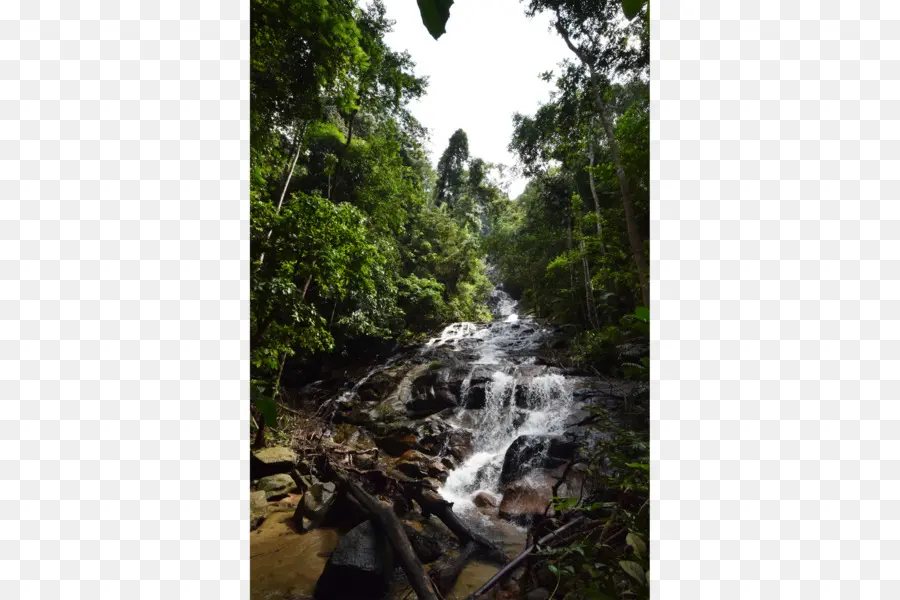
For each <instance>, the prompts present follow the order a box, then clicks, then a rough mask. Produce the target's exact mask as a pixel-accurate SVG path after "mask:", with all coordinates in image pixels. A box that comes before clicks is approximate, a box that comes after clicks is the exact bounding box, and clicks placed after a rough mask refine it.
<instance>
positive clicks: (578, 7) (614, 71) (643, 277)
mask: <svg viewBox="0 0 900 600" xmlns="http://www.w3.org/2000/svg"><path fill="white" fill-rule="evenodd" d="M538 12H551V13H553V15H554V16H555V21H554V28H555V29H556V31H557V33H559V35H560V37H562V38H563V41H564V42H565V43H566V46H568V48H569V49H570V50H571V51H572V53H573V54H575V56H576V57H577V58H578V60H579V61H580V62H581V64H582V65H583V66H584V67H585V68H586V69H587V71H588V74H589V78H590V84H591V94H592V96H593V102H594V107H595V111H596V116H597V120H598V121H599V124H600V127H601V130H602V132H603V135H604V137H605V140H606V143H607V145H608V147H609V151H610V154H611V157H612V161H613V164H614V166H615V171H616V177H617V179H618V183H619V191H620V194H621V198H622V205H623V207H624V209H625V221H626V225H627V230H628V240H629V244H630V246H631V255H632V258H633V260H634V263H635V267H636V268H637V272H638V277H639V278H640V283H641V295H642V299H643V301H644V304H645V305H649V303H650V290H649V276H648V263H647V258H646V254H645V252H644V241H643V239H641V235H640V231H639V226H638V223H637V216H636V211H635V207H634V199H633V197H632V192H631V188H630V186H629V181H628V177H627V175H626V173H625V168H624V165H623V163H622V158H621V156H620V152H619V145H618V141H617V140H616V136H615V129H614V127H615V125H614V122H613V113H612V110H611V108H610V96H611V92H610V88H611V85H612V83H613V81H614V80H615V78H616V77H617V76H631V77H640V76H641V75H643V73H644V71H645V70H646V68H648V67H649V65H645V64H643V62H644V58H645V53H644V52H642V50H641V46H642V45H643V43H644V39H645V38H644V36H642V35H641V31H640V30H639V28H640V25H642V24H644V23H645V21H646V20H641V21H639V22H638V24H637V25H636V26H633V25H632V24H624V25H623V24H622V23H621V20H620V19H618V4H617V3H614V2H613V1H612V0H530V2H529V5H528V13H529V14H531V15H533V14H536V13H538ZM632 41H636V42H637V46H636V47H635V46H634V44H632V43H631V42H632ZM629 71H630V73H629Z"/></svg>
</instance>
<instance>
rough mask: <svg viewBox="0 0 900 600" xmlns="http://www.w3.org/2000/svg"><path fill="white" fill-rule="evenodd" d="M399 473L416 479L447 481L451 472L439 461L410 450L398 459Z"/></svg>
mask: <svg viewBox="0 0 900 600" xmlns="http://www.w3.org/2000/svg"><path fill="white" fill-rule="evenodd" d="M396 468H397V470H398V471H400V472H401V473H403V474H404V475H406V476H407V477H412V478H414V479H426V478H429V477H430V478H434V479H437V480H439V481H446V479H447V477H448V475H449V471H448V470H447V467H445V466H444V465H443V464H441V462H440V461H439V460H436V459H434V458H432V457H430V456H426V455H424V454H422V453H421V452H417V451H416V450H408V451H406V452H404V453H403V455H402V456H401V457H400V458H399V459H397V464H396Z"/></svg>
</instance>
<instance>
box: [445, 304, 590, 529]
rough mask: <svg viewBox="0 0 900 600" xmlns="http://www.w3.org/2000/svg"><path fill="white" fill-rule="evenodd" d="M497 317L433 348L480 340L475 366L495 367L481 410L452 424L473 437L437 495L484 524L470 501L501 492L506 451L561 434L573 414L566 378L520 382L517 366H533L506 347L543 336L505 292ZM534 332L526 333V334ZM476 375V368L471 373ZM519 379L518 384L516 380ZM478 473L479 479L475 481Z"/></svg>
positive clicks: (466, 385)
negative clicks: (526, 440) (520, 397)
mask: <svg viewBox="0 0 900 600" xmlns="http://www.w3.org/2000/svg"><path fill="white" fill-rule="evenodd" d="M497 293H498V294H502V296H501V298H500V300H499V302H498V304H497V308H496V309H495V316H497V317H505V319H504V320H502V321H495V322H494V324H493V325H492V326H491V327H489V328H488V327H483V328H479V327H477V326H475V327H463V326H464V325H472V324H471V323H469V324H463V323H457V324H454V325H451V326H450V327H448V328H447V329H445V330H444V332H443V333H442V334H441V337H439V338H435V339H434V340H432V341H431V342H429V345H431V344H432V343H453V344H457V343H459V341H460V340H463V339H465V338H480V339H481V340H483V342H482V343H481V344H480V345H479V346H478V347H477V354H478V356H477V358H476V360H475V361H474V365H476V366H477V365H491V366H496V367H497V368H496V370H495V371H494V372H493V373H492V375H491V380H490V381H489V382H488V383H487V388H486V403H485V406H484V408H482V409H473V410H460V412H459V413H458V414H457V417H456V419H454V421H455V424H457V425H458V426H460V427H465V428H467V429H470V430H471V431H472V432H473V434H474V451H473V453H472V455H471V456H470V457H469V458H468V459H467V460H465V461H464V462H463V463H462V464H461V465H460V466H459V467H457V468H456V469H454V470H453V471H451V472H450V476H449V477H448V478H447V481H446V482H445V483H444V486H443V487H442V488H441V490H440V493H441V495H442V496H443V497H444V498H445V499H446V500H448V501H450V502H453V503H454V510H456V511H457V512H458V513H460V514H461V516H463V517H464V518H468V519H470V520H471V519H477V520H485V519H486V518H485V517H483V516H482V515H481V513H480V512H478V511H477V510H475V506H474V504H472V498H473V497H474V496H475V494H477V493H478V492H479V491H481V490H485V491H489V492H492V493H495V494H497V493H500V492H501V491H502V490H500V487H499V478H500V471H501V467H502V465H503V458H504V456H505V454H506V451H507V449H508V448H509V446H510V445H511V444H512V443H513V442H514V441H515V440H516V438H518V437H519V436H521V435H555V434H560V433H562V432H563V427H564V423H565V421H566V418H567V417H568V415H569V413H570V411H571V404H572V396H571V392H570V391H569V390H568V389H567V387H566V380H565V377H563V376H562V375H558V374H545V375H539V376H537V377H533V378H523V377H521V375H520V373H519V369H518V365H524V364H529V363H531V362H533V357H531V359H530V360H529V359H527V358H525V357H511V356H510V355H509V354H508V350H509V349H510V348H523V347H525V348H527V346H528V344H529V343H530V338H534V337H535V336H536V337H537V338H539V337H540V335H541V333H540V331H539V328H538V327H537V325H536V324H535V323H534V321H533V320H532V319H530V318H528V317H522V318H520V317H519V315H518V314H517V313H516V312H515V309H516V302H515V301H514V300H512V298H510V297H509V296H508V295H506V294H504V293H503V292H497ZM526 327H529V329H531V330H533V333H528V331H527V330H526V329H525V328H526ZM473 371H474V368H473ZM471 377H472V375H471V373H470V375H469V377H468V378H467V379H466V380H465V381H464V382H463V389H462V395H463V398H466V395H467V394H468V392H469V390H470V385H471ZM520 379H521V380H520ZM519 384H522V385H525V386H526V388H525V389H526V391H525V402H524V404H525V408H519V407H517V406H516V402H515V395H516V388H517V386H518V385H519ZM479 473H480V476H479Z"/></svg>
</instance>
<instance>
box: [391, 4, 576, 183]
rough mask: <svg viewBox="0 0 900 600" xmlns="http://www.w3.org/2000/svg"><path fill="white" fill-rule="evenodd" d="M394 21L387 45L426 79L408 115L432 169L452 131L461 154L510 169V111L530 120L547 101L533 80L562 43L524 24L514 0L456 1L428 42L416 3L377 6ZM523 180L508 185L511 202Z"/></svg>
mask: <svg viewBox="0 0 900 600" xmlns="http://www.w3.org/2000/svg"><path fill="white" fill-rule="evenodd" d="M384 4H385V6H386V8H387V16H388V18H390V19H392V20H394V21H396V24H395V25H394V31H393V32H391V33H390V34H388V36H387V41H388V43H389V44H390V45H391V46H392V47H393V48H394V49H395V50H398V51H401V50H406V51H408V52H409V53H410V55H411V56H412V59H413V61H415V63H416V74H417V75H419V76H427V77H428V78H429V85H428V92H427V94H426V96H425V97H424V98H422V99H421V100H419V101H418V102H415V103H414V104H413V105H412V106H411V107H410V108H411V110H412V113H413V115H415V117H416V118H417V119H418V120H419V121H420V122H421V123H422V124H423V125H424V126H425V127H427V128H428V129H429V130H430V131H431V141H430V143H429V144H428V151H429V153H430V154H431V159H432V163H433V164H436V163H437V159H438V158H439V157H440V155H441V152H443V151H444V148H446V147H447V141H448V140H449V139H450V136H451V135H452V134H453V132H454V131H456V130H457V129H459V128H462V129H463V130H465V132H466V134H468V136H469V152H470V153H471V155H472V156H476V157H478V158H481V159H484V160H486V161H488V162H493V163H502V164H505V165H507V166H510V167H512V166H514V165H515V162H516V161H515V157H514V156H513V155H512V154H511V153H510V152H509V151H508V150H507V149H506V147H507V146H508V145H509V141H510V137H511V135H512V116H513V113H515V112H521V113H524V114H534V112H535V110H536V109H537V107H538V106H539V105H540V104H541V103H542V102H545V101H547V100H548V99H549V97H550V92H551V90H552V85H553V84H552V83H545V82H543V81H541V80H540V79H538V75H539V74H540V73H542V72H544V71H549V70H558V68H557V65H558V64H559V63H560V62H562V60H563V59H564V58H569V56H568V54H569V51H568V49H567V48H566V46H565V44H564V43H563V41H562V40H561V39H560V38H559V37H558V36H557V35H556V34H555V33H553V32H551V31H549V30H548V27H549V24H550V19H549V17H547V16H543V15H542V16H539V17H536V18H534V19H528V18H527V17H526V16H525V7H524V5H523V4H522V3H520V2H519V0H456V2H455V3H454V4H453V6H452V7H450V20H449V21H448V22H447V33H445V34H444V35H442V36H441V38H440V39H439V40H435V39H434V38H432V37H431V35H430V34H429V33H428V30H426V29H425V26H424V25H423V24H422V18H421V16H420V15H419V7H418V4H417V2H416V0H385V2H384ZM525 183H526V180H525V179H514V180H513V181H512V182H511V186H510V189H509V192H510V195H511V196H512V197H513V198H515V197H516V196H517V195H519V194H520V193H521V192H522V190H524V189H525Z"/></svg>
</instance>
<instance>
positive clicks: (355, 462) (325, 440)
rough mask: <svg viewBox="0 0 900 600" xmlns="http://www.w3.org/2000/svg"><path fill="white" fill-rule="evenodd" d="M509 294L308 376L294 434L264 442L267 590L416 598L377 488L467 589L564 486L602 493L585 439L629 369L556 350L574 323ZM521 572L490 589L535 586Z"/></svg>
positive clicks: (423, 555)
mask: <svg viewBox="0 0 900 600" xmlns="http://www.w3.org/2000/svg"><path fill="white" fill-rule="evenodd" d="M493 310H494V315H495V320H494V321H493V322H491V323H488V324H475V323H454V324H452V325H450V326H448V327H447V328H446V329H444V330H443V332H441V333H440V335H438V336H436V337H435V338H432V339H431V340H429V341H428V342H427V343H426V344H424V345H422V346H419V347H416V348H407V349H405V350H403V351H401V352H398V353H396V354H394V355H392V356H390V357H388V359H387V360H385V361H382V362H380V364H378V365H377V366H375V367H374V368H372V369H370V370H368V372H367V373H366V374H365V375H364V376H362V377H360V378H359V379H357V380H356V381H353V382H347V385H346V387H345V388H344V389H343V390H334V389H329V388H328V386H327V385H325V384H323V382H315V383H312V384H308V385H306V386H305V387H304V388H303V389H301V390H299V391H298V392H297V394H296V398H295V400H296V402H295V404H296V406H297V412H298V414H300V415H303V417H302V419H301V423H302V425H301V426H298V430H297V432H296V433H295V435H294V438H293V442H292V444H291V445H290V447H288V446H284V447H274V448H266V449H263V450H259V451H256V452H254V453H253V454H252V456H251V480H252V482H251V485H252V488H251V490H252V491H251V509H250V512H251V515H250V516H251V529H252V530H253V532H252V533H251V536H250V540H251V541H250V546H251V552H250V554H251V598H252V599H253V600H263V599H267V600H269V599H271V600H275V599H295V600H296V599H311V598H316V599H317V600H328V599H335V600H337V599H341V600H366V599H373V600H374V599H376V598H396V599H400V598H404V597H408V598H414V597H415V594H414V593H413V592H412V591H411V589H410V587H409V583H408V577H407V575H406V573H407V572H408V571H407V566H408V565H407V564H406V563H404V562H403V561H404V559H405V558H406V557H404V556H402V553H401V554H399V555H398V553H397V552H396V551H395V549H394V547H392V545H391V543H389V539H388V536H386V535H384V533H385V532H384V531H383V529H384V528H383V527H381V528H380V526H379V524H378V521H377V519H375V518H374V517H373V514H372V511H371V510H368V511H367V508H366V502H368V501H369V498H374V499H376V501H381V503H382V504H383V505H384V506H389V507H390V512H391V514H392V515H393V517H396V521H397V522H398V523H400V527H402V530H403V532H404V533H405V538H406V539H408V540H409V543H410V545H411V549H412V552H413V553H414V554H415V558H416V559H417V561H419V562H420V563H421V565H424V567H425V569H426V570H428V571H429V573H430V574H431V575H432V579H433V580H435V581H443V580H441V577H444V578H445V579H447V578H449V577H452V578H453V581H449V580H447V581H445V583H446V586H447V587H446V590H444V591H445V592H446V593H444V596H445V597H446V598H467V597H469V596H470V595H471V594H472V593H473V592H475V590H476V589H478V588H479V587H480V586H481V585H482V584H483V583H484V582H485V581H487V580H488V579H489V578H490V577H491V576H492V575H493V574H494V573H495V572H496V571H497V570H498V569H499V568H500V567H501V566H502V565H503V563H504V555H505V557H506V559H507V560H508V557H512V556H515V555H516V554H517V553H518V552H519V551H521V550H522V549H523V548H524V547H525V545H526V532H527V530H528V529H527V528H528V526H529V525H530V524H531V523H532V521H533V520H534V519H536V518H541V517H542V516H544V515H545V514H549V513H550V512H551V511H550V510H548V505H549V503H550V499H551V497H552V496H553V495H554V493H555V494H556V495H558V496H566V497H573V498H581V497H585V496H586V495H587V494H586V493H587V492H589V491H590V490H585V489H584V486H585V481H586V478H585V470H586V465H584V464H582V463H580V462H579V460H578V453H577V450H578V449H579V448H580V447H583V446H585V445H590V444H591V443H592V440H595V439H596V438H597V437H598V436H603V435H604V432H603V431H602V430H598V429H597V428H596V427H593V426H591V412H590V410H589V408H590V407H592V406H600V407H604V408H606V409H608V410H610V411H615V410H616V409H617V408H618V406H619V403H620V402H621V399H622V398H623V396H625V394H626V392H627V388H626V386H625V384H624V383H623V382H617V381H610V380H609V379H606V378H604V377H599V376H591V375H587V374H585V373H579V372H575V371H572V370H569V369H566V368H563V367H561V366H558V365H557V364H555V361H554V360H553V359H550V358H548V357H549V356H551V355H552V350H553V348H554V347H556V346H558V345H559V344H560V343H561V340H562V339H563V338H564V336H562V335H561V332H560V330H559V329H558V328H553V327H550V326H548V325H546V324H542V323H540V322H538V321H536V320H534V319H531V318H529V317H524V316H522V317H520V316H519V315H517V313H516V303H515V302H514V301H512V300H511V299H510V298H509V296H507V295H506V294H504V293H503V292H502V291H498V292H496V293H495V295H494V297H493ZM351 480H352V482H355V483H351V482H350V481H351ZM354 487H358V488H359V490H357V491H355V492H354V490H353V489H352V488H354ZM360 494H362V496H360ZM443 507H447V510H448V511H452V515H449V516H448V515H447V514H446V513H443V512H442V511H443V510H444V509H443ZM370 508H371V507H370ZM375 512H378V511H377V507H376V511H375ZM448 519H449V521H448ZM453 519H458V521H459V522H460V523H461V524H462V525H461V526H460V527H453V526H452V524H453ZM448 522H449V524H450V526H448ZM466 553H468V555H466ZM460 555H465V556H462V557H461V556H460ZM469 555H471V556H469ZM466 558H470V560H465V559H466ZM401 567H402V568H401ZM454 567H457V568H456V572H453V571H454ZM460 569H461V572H460ZM514 579H515V578H512V579H511V583H510V584H509V585H507V586H506V587H500V586H498V587H497V588H495V589H494V590H492V591H491V592H490V593H489V594H488V595H486V596H484V597H496V598H507V597H508V598H512V597H525V596H523V595H522V594H520V593H519V592H521V590H517V589H516V588H515V583H514ZM531 596H533V600H539V598H540V594H538V595H534V594H533V593H532V594H531Z"/></svg>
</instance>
